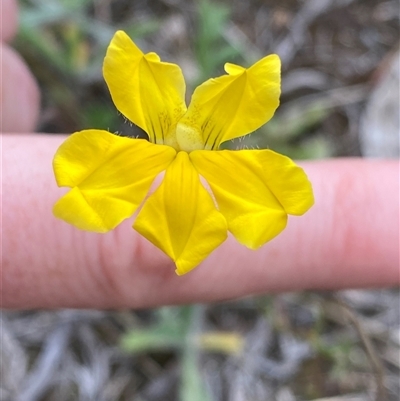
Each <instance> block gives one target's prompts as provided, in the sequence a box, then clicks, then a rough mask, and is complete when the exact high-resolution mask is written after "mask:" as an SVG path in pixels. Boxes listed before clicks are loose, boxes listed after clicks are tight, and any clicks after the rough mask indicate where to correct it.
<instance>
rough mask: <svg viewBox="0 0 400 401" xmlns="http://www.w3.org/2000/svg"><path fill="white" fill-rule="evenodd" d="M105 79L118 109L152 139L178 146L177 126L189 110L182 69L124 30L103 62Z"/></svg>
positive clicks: (115, 38) (111, 45) (114, 41)
mask: <svg viewBox="0 0 400 401" xmlns="http://www.w3.org/2000/svg"><path fill="white" fill-rule="evenodd" d="M103 74H104V79H105V80H106V82H107V85H108V88H109V90H110V93H111V97H112V99H113V101H114V104H115V106H116V107H117V109H118V110H119V111H120V112H121V113H122V114H123V115H124V116H125V117H126V118H128V119H129V120H130V121H132V122H133V123H134V124H136V125H138V126H139V127H140V128H142V129H143V130H144V131H146V132H147V134H148V135H149V138H150V141H151V142H153V143H158V144H165V145H170V146H173V147H176V138H175V127H176V123H177V121H178V120H179V119H180V118H181V116H182V115H183V114H184V113H185V111H186V104H185V81H184V78H183V75H182V71H181V69H180V68H179V67H178V66H177V65H175V64H171V63H165V62H161V61H160V58H159V57H158V55H157V54H155V53H148V54H143V53H142V51H141V50H140V49H139V48H138V47H137V46H136V45H135V44H134V43H133V42H132V40H131V39H130V38H129V36H128V35H127V34H126V33H125V32H123V31H118V32H116V33H115V35H114V37H113V39H112V40H111V43H110V46H109V47H108V50H107V54H106V57H105V59H104V65H103Z"/></svg>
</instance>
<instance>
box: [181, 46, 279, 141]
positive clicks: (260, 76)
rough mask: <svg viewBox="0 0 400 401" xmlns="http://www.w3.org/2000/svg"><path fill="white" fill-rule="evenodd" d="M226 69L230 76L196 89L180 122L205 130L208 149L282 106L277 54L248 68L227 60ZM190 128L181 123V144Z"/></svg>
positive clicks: (245, 130)
mask: <svg viewBox="0 0 400 401" xmlns="http://www.w3.org/2000/svg"><path fill="white" fill-rule="evenodd" d="M225 70H226V71H227V72H228V74H229V75H223V76H221V77H218V78H213V79H210V80H208V81H206V82H205V83H203V84H202V85H200V86H199V87H198V88H197V89H196V90H195V92H194V94H193V96H192V100H191V103H190V105H189V108H188V111H187V112H186V114H185V115H184V116H183V117H182V119H181V121H180V124H179V125H180V126H183V127H191V128H192V131H193V130H196V131H197V132H198V133H201V135H202V139H203V143H204V144H205V149H218V147H219V145H220V143H221V142H224V141H227V140H229V139H233V138H237V137H240V136H243V135H246V134H249V133H251V132H253V131H255V130H256V129H257V128H259V127H261V126H262V125H264V124H265V123H266V122H267V121H268V120H269V119H270V118H271V117H272V116H273V114H274V112H275V110H276V108H277V107H278V105H279V96H280V60H279V57H278V56H277V55H274V54H273V55H270V56H267V57H264V58H263V59H261V60H260V61H258V62H257V63H255V64H254V65H253V66H251V67H250V68H248V69H245V68H243V67H240V66H238V65H234V64H229V63H227V64H225ZM187 131H190V130H188V129H186V130H183V129H179V126H178V131H177V139H178V143H180V144H181V143H184V142H185V132H187ZM191 135H192V136H193V133H192V132H191Z"/></svg>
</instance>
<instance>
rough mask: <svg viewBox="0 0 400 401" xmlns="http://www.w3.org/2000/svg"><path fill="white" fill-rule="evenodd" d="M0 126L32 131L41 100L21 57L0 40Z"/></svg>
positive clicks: (16, 130)
mask: <svg viewBox="0 0 400 401" xmlns="http://www.w3.org/2000/svg"><path fill="white" fill-rule="evenodd" d="M0 54H1V57H0V99H1V103H0V130H1V131H2V132H31V131H33V130H34V129H35V126H36V123H37V119H38V114H39V104H40V93H39V89H38V86H37V84H36V81H35V79H34V77H33V75H32V73H31V72H30V71H29V69H28V67H27V66H26V64H25V63H24V61H23V60H22V58H21V57H20V56H19V55H18V54H17V53H16V52H15V51H14V50H13V49H11V48H10V47H8V46H7V45H4V44H1V43H0Z"/></svg>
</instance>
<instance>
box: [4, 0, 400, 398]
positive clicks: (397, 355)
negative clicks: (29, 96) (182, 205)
mask: <svg viewBox="0 0 400 401" xmlns="http://www.w3.org/2000/svg"><path fill="white" fill-rule="evenodd" d="M19 4H20V30H19V34H18V36H17V38H16V39H15V40H14V42H13V46H14V47H15V48H16V49H17V50H18V51H19V52H20V53H21V54H22V56H23V57H24V59H25V60H26V62H27V63H28V65H29V66H30V68H31V70H32V71H33V73H34V75H35V76H36V78H37V80H38V82H39V85H40V87H41V91H42V110H41V115H40V119H39V123H38V127H37V130H38V131H41V132H47V133H52V134H57V133H72V132H74V131H77V130H81V129H84V128H103V129H108V130H110V131H111V132H118V133H120V134H122V135H135V136H137V135H142V136H143V135H144V133H143V132H140V130H139V129H138V128H137V127H134V126H131V124H129V122H127V121H126V120H125V119H124V118H123V117H122V116H121V115H120V114H119V113H118V112H117V110H116V109H115V107H114V105H113V104H112V102H111V98H110V95H109V93H108V91H107V88H106V85H105V83H104V81H103V77H102V71H101V69H102V62H103V58H104V55H105V51H106V48H107V46H108V44H109V41H110V39H111V37H112V36H113V34H114V32H115V31H116V30H117V29H123V30H125V31H126V32H127V33H128V34H129V35H130V36H131V37H132V38H133V39H134V40H135V42H136V43H137V44H138V45H139V46H140V47H141V49H142V50H143V51H145V52H147V51H155V52H156V53H158V54H159V55H160V56H161V58H162V59H163V60H165V61H170V62H174V63H177V64H179V65H180V66H181V67H182V69H183V72H184V75H185V78H186V81H187V86H188V90H187V93H188V101H189V100H190V94H191V93H192V91H193V89H194V88H195V87H196V86H197V85H198V84H199V83H201V82H203V81H204V80H206V79H208V78H210V77H213V76H218V75H221V74H222V73H223V64H224V63H225V62H227V61H230V62H235V63H238V64H241V65H243V66H249V65H251V64H252V63H253V62H255V61H256V60H258V59H259V58H261V57H263V56H265V55H267V54H270V53H277V54H279V55H280V57H281V60H282V68H283V71H282V85H283V87H282V98H281V106H280V108H279V109H278V111H277V113H276V115H275V116H274V118H273V119H272V120H271V121H270V122H269V123H268V124H267V125H266V126H264V127H262V128H261V129H259V130H258V131H257V132H256V133H254V134H252V135H251V136H248V137H246V138H244V139H243V140H242V141H233V142H229V143H227V144H225V146H227V147H231V148H237V147H242V146H248V147H260V148H271V149H273V150H276V151H279V152H281V153H284V154H286V155H288V156H290V157H293V158H296V159H316V158H326V157H339V156H364V157H395V158H396V157H399V1H398V0H382V1H377V0H280V1H279V2H278V1H274V0H263V1H262V0H252V1H240V0H233V1H223V0H218V1H211V0H201V1H194V0H191V1H189V0H186V1H185V0H155V1H151V2H150V1H144V0H135V1H134V0H115V1H111V0H21V1H20V2H19ZM269 268H273V266H270V267H269ZM399 309H400V297H399V291H398V290H397V289H390V290H380V291H367V290H360V291H354V290H349V291H342V292H339V293H317V292H303V293H290V294H282V295H275V296H267V295H266V296H261V297H251V298H247V299H244V300H237V301H232V302H226V303H218V304H209V305H190V306H189V305H188V306H182V307H164V308H160V309H156V310H141V311H129V310H126V311H119V312H109V311H93V310H91V311H89V310H88V311H85V310H80V311H75V310H61V311H55V312H49V311H35V312H3V313H2V316H1V326H0V327H1V328H0V334H1V348H0V374H1V377H0V400H1V401H75V400H79V401H132V400H134V401H136V400H137V401H169V400H171V401H175V400H177V401H178V400H179V401H225V400H226V401H269V400H272V401H275V400H276V401H295V400H320V401H322V400H325V401H328V400H329V401H364V400H378V401H384V400H389V401H391V400H393V401H398V400H399V398H400V384H399V373H400V310H399Z"/></svg>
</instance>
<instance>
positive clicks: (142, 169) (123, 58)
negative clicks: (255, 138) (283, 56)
mask: <svg viewBox="0 0 400 401" xmlns="http://www.w3.org/2000/svg"><path fill="white" fill-rule="evenodd" d="M225 71H226V72H227V75H223V76H221V77H218V78H212V79H210V80H208V81H206V82H205V83H203V84H202V85H200V86H199V87H198V88H197V89H196V90H195V92H194V94H193V96H192V100H191V103H190V105H189V107H188V108H187V107H186V104H185V100H184V99H185V81H184V79H183V75H182V71H181V69H180V68H179V67H178V66H177V65H175V64H171V63H165V62H162V61H160V58H159V56H158V55H157V54H155V53H147V54H143V53H142V52H141V50H140V49H139V48H138V47H137V46H136V45H135V44H134V43H133V42H132V41H131V39H130V38H129V37H128V36H127V35H126V34H125V33H124V32H122V31H119V32H117V33H116V34H115V36H114V38H113V39H112V41H111V43H110V46H109V48H108V50H107V54H106V57H105V60H104V67H103V73H104V78H105V80H106V82H107V85H108V87H109V90H110V93H111V96H112V99H113V101H114V103H115V105H116V107H117V108H118V110H119V111H120V112H121V113H122V114H123V115H124V116H125V117H126V118H128V119H129V120H130V121H131V122H133V123H134V124H136V125H138V126H139V127H140V128H142V129H143V130H144V131H145V132H146V133H147V134H148V136H149V141H147V140H143V139H133V138H126V137H120V136H117V135H114V134H111V133H109V132H107V131H102V130H94V129H93V130H85V131H80V132H77V133H74V134H73V135H71V136H70V137H69V138H68V139H67V140H66V141H65V142H64V143H63V144H62V145H61V146H60V148H59V149H58V151H57V153H56V155H55V157H54V162H53V167H54V173H55V176H56V180H57V184H58V185H59V186H63V187H64V186H65V187H70V188H72V189H71V190H70V191H69V192H68V193H67V194H66V195H65V196H63V197H62V198H61V199H60V200H59V201H58V202H57V203H56V204H55V206H54V214H55V216H56V217H58V218H61V219H63V220H65V221H66V222H68V223H70V224H73V225H75V226H76V227H78V228H80V229H83V230H89V231H95V232H100V233H104V232H107V231H109V230H112V229H113V228H115V227H116V226H117V225H118V224H120V223H121V222H122V221H123V220H125V219H126V218H128V217H131V216H132V215H133V214H134V213H135V211H136V210H137V209H138V207H139V206H140V205H141V204H142V203H143V201H144V199H145V197H146V195H147V193H148V191H149V189H150V187H151V185H152V183H153V182H154V180H155V178H156V177H157V176H158V175H159V174H160V173H162V172H163V171H165V175H164V177H163V179H162V182H161V184H160V186H159V187H158V188H157V189H156V190H155V192H154V193H153V194H152V195H151V196H150V197H149V198H148V199H147V200H146V201H145V202H144V204H143V207H142V208H141V210H140V212H139V214H138V216H137V218H136V220H135V223H134V225H133V227H134V228H135V229H136V230H137V231H138V232H139V233H140V234H141V235H143V236H144V237H146V238H147V239H148V240H149V241H151V242H152V243H153V244H154V245H155V246H157V247H158V248H160V249H161V250H162V251H164V252H165V253H166V254H167V255H168V256H169V257H171V258H172V259H173V260H174V261H175V264H176V267H177V268H176V272H177V274H179V275H181V274H184V273H187V272H188V271H190V270H191V269H193V268H194V267H196V266H197V265H198V264H199V263H200V262H201V261H202V260H204V259H205V258H206V257H207V256H208V255H209V254H210V253H211V252H212V251H213V250H214V249H215V248H217V247H218V246H219V245H220V244H221V243H222V242H224V241H225V239H226V237H227V232H228V231H230V232H231V233H232V234H233V235H234V236H235V238H236V239H237V240H238V241H239V242H240V243H241V244H243V245H245V246H247V247H248V248H251V249H256V248H258V247H260V246H261V245H263V244H265V243H266V242H267V241H269V240H270V239H272V238H273V237H275V236H276V235H278V234H279V233H280V232H281V231H282V230H283V229H284V228H285V226H286V222H287V215H288V214H292V215H301V214H303V213H305V212H306V211H307V210H308V209H309V208H310V207H311V206H312V204H313V202H314V200H313V194H312V188H311V184H310V182H309V181H308V179H307V176H306V175H305V173H304V171H303V170H302V169H301V168H300V167H298V166H296V165H295V164H294V163H293V162H292V161H291V160H290V159H289V158H287V157H285V156H282V155H280V154H278V153H275V152H273V151H271V150H238V151H230V150H218V149H219V146H220V144H221V143H222V142H225V141H227V140H230V139H233V138H237V137H241V136H243V135H246V134H249V133H251V132H253V131H254V130H256V129H257V128H259V127H260V126H262V125H263V124H265V123H266V122H267V121H268V120H269V119H270V118H271V117H272V116H273V114H274V112H275V110H276V108H277V107H278V105H279V95H280V60H279V57H278V56H277V55H270V56H268V57H265V58H263V59H261V60H260V61H258V62H257V63H255V64H254V65H252V66H251V67H250V68H248V69H245V68H243V67H240V66H238V65H234V64H229V63H227V64H225ZM200 177H202V178H200ZM204 180H205V181H206V182H207V184H208V186H209V188H211V191H212V194H213V197H212V196H211V195H210V192H209V191H208V190H207V189H205V187H204V186H203V182H204Z"/></svg>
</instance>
